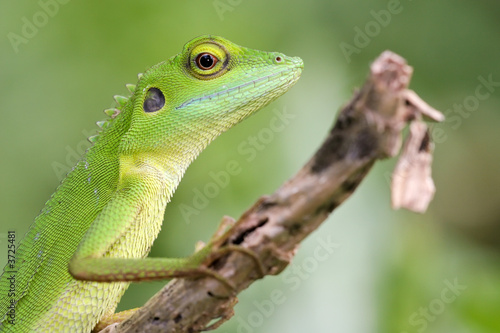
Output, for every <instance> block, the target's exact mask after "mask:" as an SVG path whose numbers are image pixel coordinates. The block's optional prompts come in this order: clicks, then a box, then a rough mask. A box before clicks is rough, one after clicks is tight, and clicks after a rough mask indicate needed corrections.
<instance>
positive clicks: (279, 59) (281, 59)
mask: <svg viewBox="0 0 500 333" xmlns="http://www.w3.org/2000/svg"><path fill="white" fill-rule="evenodd" d="M274 60H275V61H276V62H277V63H280V62H283V58H282V57H280V56H277V57H276V58H274Z"/></svg>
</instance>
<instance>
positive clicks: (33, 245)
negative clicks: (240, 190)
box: [0, 36, 303, 332]
mask: <svg viewBox="0 0 500 333" xmlns="http://www.w3.org/2000/svg"><path fill="white" fill-rule="evenodd" d="M212 64H214V66H213V68H210V66H211V65H212ZM302 68H303V63H302V60H301V59H300V58H292V57H287V56H285V55H283V54H281V53H276V52H262V51H256V50H251V49H247V48H244V47H240V46H238V45H235V44H233V43H231V42H229V41H227V40H226V39H223V38H221V37H215V36H201V37H198V38H196V39H194V40H192V41H190V42H189V43H188V44H186V45H185V46H184V49H183V51H182V52H181V53H180V54H178V55H176V56H174V57H172V58H170V59H169V60H167V61H165V62H162V63H159V64H158V65H156V66H153V67H152V68H150V69H149V70H148V71H146V73H144V75H142V76H140V78H139V81H138V83H137V86H135V87H134V86H128V87H129V88H130V90H131V91H132V96H131V97H130V98H128V99H127V98H124V97H117V98H116V99H117V102H118V104H119V106H118V108H117V109H116V110H107V111H106V113H108V114H109V115H112V118H111V119H109V120H108V121H105V122H99V123H98V124H99V126H101V127H102V131H101V132H100V133H99V135H98V136H96V137H92V138H90V139H91V141H92V142H93V143H94V145H93V146H92V147H91V148H90V149H88V151H87V152H86V154H85V155H84V156H83V157H82V159H81V160H80V161H79V162H78V163H77V165H76V166H75V167H74V168H73V170H72V171H71V172H69V173H68V175H67V176H66V178H65V179H64V180H63V181H62V183H61V184H60V186H59V187H58V188H57V190H56V192H55V193H54V194H53V195H52V197H51V198H50V199H49V201H47V203H46V205H45V207H44V208H43V209H42V211H41V213H40V215H38V216H37V217H36V219H35V222H34V223H33V225H32V226H31V228H30V230H29V232H28V234H27V235H26V236H25V237H24V239H23V240H22V241H21V244H20V246H19V247H18V250H17V253H16V263H15V266H14V268H11V267H9V265H7V266H6V267H5V269H4V274H3V275H2V276H1V278H0V331H1V332H32V331H36V332H90V331H91V330H92V328H93V327H95V325H96V324H97V323H98V322H99V320H100V319H101V318H102V317H103V316H105V315H111V314H112V313H113V312H114V310H115V308H116V305H117V303H118V301H119V300H120V298H121V296H122V295H123V293H124V291H125V289H126V288H127V287H128V285H129V283H130V281H142V280H159V279H165V278H171V277H174V276H185V275H188V274H187V273H188V272H190V270H191V271H192V270H194V269H196V267H197V266H198V265H199V264H200V262H202V261H203V259H204V258H205V257H206V256H207V255H208V254H209V253H210V249H209V248H208V247H207V248H204V249H203V250H201V251H200V252H197V253H196V254H195V255H193V256H191V257H188V258H179V259H172V258H145V257H146V256H147V254H148V252H149V250H150V248H151V245H152V243H153V241H154V239H155V238H156V237H157V235H158V232H159V231H160V228H161V225H162V220H163V214H164V210H165V206H166V204H167V203H168V202H169V200H170V198H171V196H172V194H173V193H174V191H175V189H176V187H177V185H178V184H179V182H180V180H181V178H182V176H183V174H184V172H185V170H186V169H187V167H188V166H189V164H190V163H191V162H192V161H193V160H194V159H195V158H196V157H197V156H198V154H199V153H200V152H201V151H202V150H203V149H204V148H205V147H206V146H207V145H208V144H209V143H210V142H211V141H212V140H213V139H215V138H216V137H217V136H218V135H220V134H221V133H222V132H224V131H226V130H228V129H229V128H231V127H232V126H234V125H235V124H237V123H239V122H240V121H242V120H243V119H245V118H246V117H248V116H250V115H251V114H253V113H255V112H256V111H257V110H259V109H260V108H262V107H264V106H265V105H267V104H268V103H269V102H271V101H272V100H274V99H276V98H278V97H279V96H281V95H282V94H284V93H285V92H286V91H287V90H288V89H289V88H290V87H291V86H292V85H293V84H294V83H295V82H296V81H297V80H298V79H299V77H300V74H301V72H302ZM68 268H69V269H68ZM12 276H14V280H9V279H8V278H11V277H12ZM97 281H100V282H97ZM103 281H108V282H111V283H103ZM11 282H14V283H13V284H11ZM12 285H13V286H14V290H13V292H14V294H15V295H9V292H12V290H11V287H12ZM13 315H15V317H13ZM13 318H14V319H13ZM11 321H14V322H15V325H12V323H11Z"/></svg>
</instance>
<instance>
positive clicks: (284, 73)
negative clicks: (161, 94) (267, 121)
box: [175, 62, 303, 110]
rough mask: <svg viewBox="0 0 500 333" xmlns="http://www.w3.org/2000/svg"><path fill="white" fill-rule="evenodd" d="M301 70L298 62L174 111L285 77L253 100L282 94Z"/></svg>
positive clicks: (297, 77)
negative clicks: (279, 92)
mask: <svg viewBox="0 0 500 333" xmlns="http://www.w3.org/2000/svg"><path fill="white" fill-rule="evenodd" d="M302 69H303V65H302V62H300V64H299V65H297V66H294V67H288V68H286V69H283V70H281V71H278V72H275V73H272V74H268V75H266V76H263V77H259V78H257V79H255V80H251V81H248V82H245V83H243V84H240V85H238V86H234V87H231V88H227V89H224V90H221V91H217V92H214V93H212V94H209V95H205V96H200V97H194V98H191V99H189V100H187V101H186V102H184V103H182V104H181V105H179V106H177V107H176V108H175V109H176V110H179V109H182V108H185V107H187V106H190V105H192V104H196V103H200V102H202V101H204V100H207V99H208V100H212V99H216V98H223V97H224V95H227V97H229V95H230V94H231V93H232V92H235V91H241V93H242V94H244V93H245V88H248V87H251V86H253V87H257V86H259V85H262V84H265V83H266V82H269V81H271V80H273V79H275V78H276V77H285V78H287V79H288V80H283V79H282V80H279V81H281V82H279V83H278V84H276V86H275V87H273V88H272V89H269V90H264V91H263V92H262V94H259V95H258V96H255V98H256V99H257V98H259V97H261V96H264V95H267V94H269V93H271V92H273V91H275V90H281V91H283V93H284V92H286V91H287V90H288V88H289V87H291V86H293V85H294V84H295V83H296V82H297V80H298V79H299V78H300V74H301V73H302ZM290 72H292V74H290ZM280 95H281V94H280Z"/></svg>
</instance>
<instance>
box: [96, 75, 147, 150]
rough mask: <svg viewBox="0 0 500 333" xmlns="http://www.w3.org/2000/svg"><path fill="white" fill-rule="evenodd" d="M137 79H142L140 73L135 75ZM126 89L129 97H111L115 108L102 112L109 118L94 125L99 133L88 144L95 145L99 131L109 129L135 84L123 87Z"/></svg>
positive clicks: (132, 91)
mask: <svg viewBox="0 0 500 333" xmlns="http://www.w3.org/2000/svg"><path fill="white" fill-rule="evenodd" d="M137 77H138V79H140V78H141V77H142V73H139V74H138V75H137ZM125 87H127V90H128V91H129V92H130V96H128V97H125V96H121V95H115V96H113V99H114V100H115V102H116V106H115V107H114V108H110V109H106V110H104V113H105V114H107V115H108V116H109V117H110V118H109V119H106V120H101V121H98V122H97V123H96V124H97V126H99V129H100V130H99V131H98V132H97V134H96V135H92V136H90V137H89V138H88V140H89V141H90V143H92V144H93V143H95V142H96V141H97V140H98V139H99V134H100V133H102V131H101V130H105V129H106V128H108V127H109V125H110V124H111V123H112V122H113V119H115V118H116V117H117V116H118V115H119V114H120V112H121V110H122V108H123V107H124V106H125V104H127V102H128V100H129V99H130V97H132V95H133V94H134V91H135V84H131V83H128V84H126V85H125Z"/></svg>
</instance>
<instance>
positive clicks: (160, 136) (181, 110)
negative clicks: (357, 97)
mask: <svg viewBox="0 0 500 333" xmlns="http://www.w3.org/2000/svg"><path fill="white" fill-rule="evenodd" d="M302 69H303V62H302V60H301V59H300V58H297V57H287V56H285V55H283V54H281V53H277V52H263V51H257V50H252V49H248V48H245V47H241V46H238V45H236V44H234V43H232V42H230V41H228V40H226V39H224V38H221V37H216V36H201V37H198V38H195V39H193V40H192V41H190V42H189V43H187V44H186V45H185V46H184V49H183V51H182V52H181V53H180V54H178V55H176V56H174V57H172V58H170V59H169V60H167V61H165V62H162V63H160V64H158V65H156V66H153V67H152V68H150V69H149V70H148V71H146V72H145V73H144V75H143V76H142V77H141V78H140V80H139V82H138V84H137V87H136V89H135V91H134V94H133V96H132V98H131V99H130V101H129V103H130V105H127V106H128V108H127V107H126V108H125V109H124V111H125V112H131V116H130V127H129V128H128V130H127V132H126V133H125V135H124V136H123V138H122V141H121V145H120V147H121V149H122V152H123V153H124V154H142V153H152V152H158V153H161V154H166V155H168V156H172V157H174V156H175V157H176V159H178V158H182V159H186V161H185V162H186V163H187V164H189V163H190V162H191V161H192V160H193V159H194V158H195V157H196V156H197V155H198V154H199V153H200V152H201V150H203V149H204V148H205V147H206V146H207V145H208V144H209V143H210V141H212V140H213V139H214V138H216V137H217V136H218V135H220V134H221V133H222V132H224V131H226V130H227V129H229V128H231V127H232V126H234V125H235V124H237V123H239V122H240V121H242V120H243V119H245V118H246V117H248V116H250V115H252V114H253V113H255V112H256V111H257V110H259V109H261V108H262V107H264V106H265V105H267V104H268V103H270V102H271V101H273V100H274V99H276V98H278V97H279V96H281V95H282V94H284V93H285V92H286V91H288V89H290V87H291V86H293V85H294V84H295V82H297V80H298V79H299V77H300V74H301V72H302ZM179 156H180V157H179Z"/></svg>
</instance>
